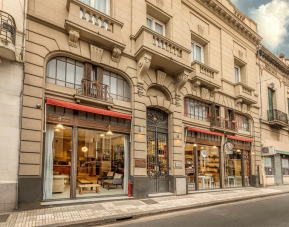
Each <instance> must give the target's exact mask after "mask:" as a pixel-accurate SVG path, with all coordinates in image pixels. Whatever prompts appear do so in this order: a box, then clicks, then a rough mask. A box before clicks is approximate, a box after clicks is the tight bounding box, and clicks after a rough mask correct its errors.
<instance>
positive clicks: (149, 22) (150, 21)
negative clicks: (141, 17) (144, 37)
mask: <svg viewBox="0 0 289 227" xmlns="http://www.w3.org/2000/svg"><path fill="white" fill-rule="evenodd" d="M152 25H153V24H152V20H151V19H149V18H147V27H148V28H149V29H152Z"/></svg>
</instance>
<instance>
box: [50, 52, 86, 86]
mask: <svg viewBox="0 0 289 227" xmlns="http://www.w3.org/2000/svg"><path fill="white" fill-rule="evenodd" d="M82 78H83V63H81V62H78V61H75V60H73V59H70V58H66V57H57V58H53V59H51V60H50V61H49V62H48V63H47V68H46V82H47V83H51V84H56V85H60V86H63V87H68V88H74V89H79V88H81V80H82Z"/></svg>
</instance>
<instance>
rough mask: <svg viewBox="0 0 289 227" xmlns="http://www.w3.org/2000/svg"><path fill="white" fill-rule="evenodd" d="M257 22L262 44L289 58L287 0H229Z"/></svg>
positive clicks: (288, 6)
mask: <svg viewBox="0 0 289 227" xmlns="http://www.w3.org/2000/svg"><path fill="white" fill-rule="evenodd" d="M231 2H232V3H233V4H235V5H236V7H237V8H238V9H239V10H240V11H241V12H242V13H244V14H245V15H247V16H248V17H250V18H252V19H253V20H254V21H255V22H256V23H257V24H258V34H259V35H260V36H261V37H262V38H263V40H262V44H264V45H265V47H266V48H268V49H269V50H270V51H271V52H273V53H274V54H276V55H277V56H279V55H280V53H283V54H285V58H289V0H231Z"/></svg>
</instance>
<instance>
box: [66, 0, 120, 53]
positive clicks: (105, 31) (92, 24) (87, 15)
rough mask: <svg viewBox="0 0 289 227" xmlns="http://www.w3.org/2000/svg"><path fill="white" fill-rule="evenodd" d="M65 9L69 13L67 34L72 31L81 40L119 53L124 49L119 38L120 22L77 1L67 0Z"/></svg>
mask: <svg viewBox="0 0 289 227" xmlns="http://www.w3.org/2000/svg"><path fill="white" fill-rule="evenodd" d="M66 7H67V10H68V11H69V13H68V19H67V20H65V28H66V30H68V32H69V34H70V33H71V32H70V31H71V30H73V33H74V32H76V33H78V36H79V37H80V38H81V39H85V40H89V41H91V42H93V43H95V42H96V43H98V44H99V45H101V46H103V47H106V48H109V49H111V50H112V49H113V48H114V47H117V48H119V49H120V50H121V51H122V50H123V49H124V48H125V45H124V44H123V40H122V36H121V29H122V27H123V23H122V22H120V21H118V20H116V19H114V18H112V17H110V16H108V15H106V14H104V13H102V12H100V11H98V10H97V9H94V8H92V7H91V6H89V5H86V4H84V3H83V2H80V1H78V0H67V4H66ZM73 33H72V35H73Z"/></svg>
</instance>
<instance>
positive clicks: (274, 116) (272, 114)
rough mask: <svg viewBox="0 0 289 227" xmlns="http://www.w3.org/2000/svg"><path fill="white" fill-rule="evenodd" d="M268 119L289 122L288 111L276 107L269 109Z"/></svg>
mask: <svg viewBox="0 0 289 227" xmlns="http://www.w3.org/2000/svg"><path fill="white" fill-rule="evenodd" d="M268 121H281V122H283V123H285V124H288V116H287V114H286V113H283V112H281V111H279V110H276V109H273V110H268Z"/></svg>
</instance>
